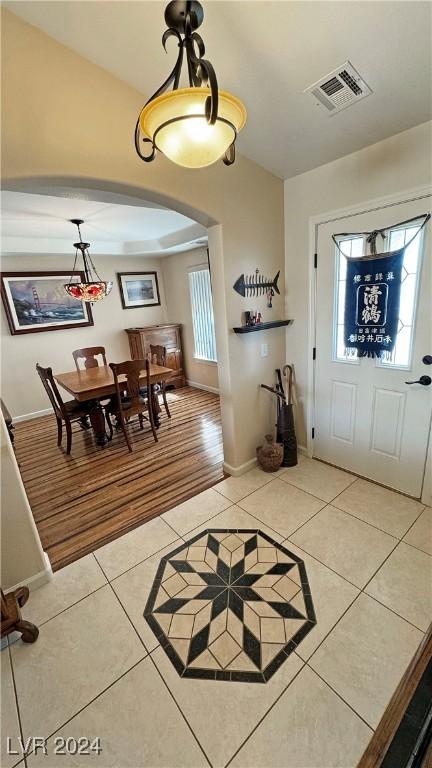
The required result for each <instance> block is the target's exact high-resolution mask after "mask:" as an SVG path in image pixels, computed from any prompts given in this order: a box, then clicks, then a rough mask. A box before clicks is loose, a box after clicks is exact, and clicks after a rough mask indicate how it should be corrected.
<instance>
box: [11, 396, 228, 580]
mask: <svg viewBox="0 0 432 768" xmlns="http://www.w3.org/2000/svg"><path fill="white" fill-rule="evenodd" d="M168 404H169V408H170V411H171V416H172V418H171V419H168V418H167V416H166V414H165V411H164V410H162V413H161V422H162V423H161V426H160V429H159V430H158V437H159V442H158V443H155V442H154V440H153V436H152V434H151V431H150V430H149V428H148V426H147V424H146V423H145V425H144V431H143V432H141V431H140V429H139V425H138V420H137V419H135V420H134V423H133V426H132V427H130V434H131V437H132V441H133V443H132V444H133V453H131V454H129V453H128V449H127V446H126V443H125V440H124V437H123V435H122V433H121V432H117V431H115V432H114V437H113V440H112V442H111V443H109V444H108V445H107V446H106V447H105V448H103V449H101V448H98V447H96V446H95V444H94V439H93V432H92V431H82V430H81V429H79V428H77V427H75V428H74V432H73V442H72V453H71V455H70V456H66V454H65V451H64V450H62V449H60V448H58V447H57V439H56V435H57V427H56V421H55V418H54V416H43V417H41V418H39V419H34V420H32V421H27V422H21V423H18V424H17V425H16V428H15V446H16V455H17V460H18V462H19V465H20V470H21V474H22V478H23V481H24V485H25V489H26V491H27V495H28V498H29V502H30V505H31V508H32V510H33V515H34V518H35V521H36V525H37V528H38V531H39V535H40V537H41V540H42V545H43V548H44V550H45V551H46V552H47V553H48V556H49V558H50V561H51V565H52V567H53V570H58V569H59V568H62V567H63V566H65V565H67V564H68V563H71V562H73V561H74V560H77V559H78V558H79V557H82V556H83V555H85V554H87V553H88V552H91V551H93V550H94V549H97V548H98V547H101V546H102V545H103V544H106V543H107V542H108V541H112V540H113V539H115V538H117V537H118V536H121V535H122V534H123V533H126V531H129V530H131V529H132V528H136V527H137V526H138V525H140V524H141V523H143V522H144V521H145V520H149V519H150V518H152V517H155V516H157V515H160V514H162V513H163V512H166V510H167V509H170V508H171V507H173V506H175V505H176V504H179V503H181V502H182V501H185V500H186V499H188V498H190V497H191V496H195V495H196V494H197V493H199V492H200V491H203V490H204V489H205V488H209V487H210V486H212V485H214V484H215V483H217V482H218V481H219V480H222V479H223V470H222V462H223V447H222V431H221V421H220V406H219V397H218V396H217V395H214V394H211V393H209V392H204V391H203V390H199V389H193V388H191V387H184V388H183V389H176V390H173V391H171V392H169V393H168Z"/></svg>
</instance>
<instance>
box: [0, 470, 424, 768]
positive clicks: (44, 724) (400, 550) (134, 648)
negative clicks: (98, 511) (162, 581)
mask: <svg viewBox="0 0 432 768" xmlns="http://www.w3.org/2000/svg"><path fill="white" fill-rule="evenodd" d="M207 529H211V530H213V531H223V530H226V529H235V530H249V531H250V530H253V531H257V530H260V531H262V532H263V533H264V534H265V535H266V536H267V537H269V538H270V539H271V540H272V541H273V542H275V545H274V547H275V549H276V550H278V545H282V547H283V548H284V549H286V550H288V551H289V552H290V553H291V554H292V555H294V560H295V558H301V560H303V562H304V565H305V568H306V572H307V578H308V582H309V587H310V593H311V595H312V599H313V605H314V610H315V614H316V621H317V623H316V625H314V626H313V628H312V629H311V631H309V632H308V634H307V635H306V636H305V637H304V638H303V639H302V640H301V642H298V644H296V645H295V649H294V650H293V651H292V652H291V653H290V654H289V655H288V656H287V658H286V660H285V661H284V663H283V664H282V665H281V666H280V667H279V668H278V669H277V670H276V671H275V672H274V674H273V675H272V676H271V677H270V678H269V679H268V682H266V683H264V684H262V683H261V684H259V685H257V684H256V683H255V682H246V681H241V682H236V681H233V680H232V679H230V680H228V679H214V678H213V679H199V678H198V679H196V678H188V679H185V678H184V677H181V676H180V675H179V673H178V671H177V670H176V668H175V667H174V666H173V663H172V661H171V659H170V658H169V657H168V656H167V654H166V653H165V651H164V649H163V647H162V645H163V643H164V640H163V638H161V639H162V645H161V644H160V642H159V639H158V638H157V637H156V636H155V634H154V633H153V632H152V630H151V628H150V626H149V624H148V622H147V621H146V619H145V618H144V615H143V613H144V608H145V606H146V604H147V601H148V599H149V595H150V593H151V590H152V587H153V584H154V579H155V576H156V573H157V570H158V567H159V563H160V561H161V558H163V557H165V556H167V555H169V554H170V553H171V552H173V551H174V550H176V549H179V550H180V551H183V552H184V551H185V550H184V548H185V543H186V542H187V541H189V540H190V539H193V538H196V539H197V541H200V540H201V541H202V540H203V537H205V536H206V534H204V532H205V531H206V530H207ZM225 535H226V534H225ZM235 544H236V542H235V541H234V539H232V540H227V547H226V548H225V550H226V552H231V553H234V554H235V552H236V551H237V550H236V549H235V547H234V545H235ZM231 547H232V548H231ZM278 551H281V550H280V549H279V550H278ZM197 554H198V552H193V553H192V556H193V557H195V555H197ZM226 557H228V555H226ZM185 560H187V557H186V558H185ZM182 567H183V566H182ZM255 567H256V566H255ZM267 573H268V571H266V574H267ZM173 575H174V576H175V574H171V578H172V576H173ZM292 575H293V579H292V583H293V584H294V585H295V583H296V579H297V581H299V580H300V581H301V579H300V578H299V576H298V575H297V576H296V575H295V573H294V572H293V574H292ZM431 577H432V511H431V509H430V508H424V507H423V506H422V505H421V504H419V503H418V502H415V501H412V500H410V499H407V498H405V497H402V496H400V495H398V494H396V493H393V492H391V491H387V490H385V489H382V488H380V487H378V486H376V485H374V484H373V483H367V482H366V481H364V480H359V479H357V478H356V477H355V476H353V475H350V474H348V473H346V472H342V471H340V470H337V469H334V468H332V467H327V466H326V465H324V464H322V463H320V462H317V461H313V460H309V459H306V458H304V457H302V458H301V460H300V463H299V465H298V467H295V468H292V469H286V470H280V471H279V472H278V473H276V475H275V476H273V475H267V474H265V473H263V472H261V471H260V470H258V469H254V470H252V471H251V472H249V473H248V474H247V475H244V476H243V477H240V478H228V479H227V480H224V481H223V482H221V483H220V484H219V485H217V486H215V487H214V488H213V489H210V490H208V491H205V492H204V493H202V494H200V495H199V496H196V497H195V498H193V499H191V500H190V501H189V502H186V503H185V504H182V505H180V506H179V507H177V508H175V509H173V510H170V511H169V512H167V513H166V514H165V515H163V516H162V517H159V518H156V519H154V520H152V521H150V522H149V523H147V524H145V525H143V526H142V527H141V528H138V529H137V530H135V531H133V532H131V533H128V534H126V535H125V536H123V537H122V538H120V539H117V540H116V541H114V542H112V543H110V544H108V545H106V546H105V547H102V548H101V549H99V550H97V551H96V552H94V554H91V555H87V556H86V557H84V558H82V560H79V561H77V562H75V563H73V564H72V565H70V566H68V567H66V568H64V569H63V570H61V571H59V572H57V573H56V574H55V577H54V579H53V581H52V582H51V583H50V584H47V585H45V586H44V587H41V588H40V589H39V590H37V591H36V592H34V593H33V594H32V595H31V599H30V601H29V603H28V606H26V608H25V609H24V613H25V617H26V618H28V619H29V620H32V621H34V622H35V623H37V624H38V625H39V627H40V635H39V639H38V640H37V642H36V643H35V644H34V645H25V644H23V643H22V642H21V640H19V639H17V638H13V637H12V638H10V642H9V645H6V646H5V647H4V648H3V650H2V652H1V655H0V659H1V662H2V663H1V675H2V719H1V722H2V742H1V749H2V753H1V765H2V766H4V767H5V768H12V767H13V766H14V765H16V764H20V765H22V766H24V765H25V764H26V765H27V766H28V768H39V767H40V768H42V766H46V768H59V766H62V765H65V766H66V767H67V766H82V765H87V764H89V765H94V766H99V768H108V766H112V767H113V768H123V766H125V768H126V766H130V767H131V768H141V767H142V768H144V767H145V768H153V767H155V768H156V766H158V767H159V766H160V767H161V768H188V767H189V766H191V767H194V768H195V767H197V768H198V766H208V765H210V766H214V767H215V768H219V767H220V768H222V767H223V766H227V765H228V764H230V765H232V766H236V768H259V767H260V766H269V768H270V766H271V768H275V767H277V766H280V768H355V766H356V765H357V763H358V761H359V759H360V757H361V755H362V753H363V751H364V749H365V747H366V746H367V743H368V741H369V739H370V737H371V735H372V733H373V729H374V728H376V726H377V724H378V722H379V719H380V717H381V715H382V713H383V711H384V709H385V707H386V705H387V703H388V700H389V698H390V696H391V694H392V693H393V691H394V689H395V688H396V686H397V684H398V682H399V680H400V677H401V676H402V674H403V672H404V670H405V668H406V667H407V665H408V663H409V661H410V659H411V657H412V656H413V654H414V652H415V650H416V648H417V647H418V645H419V643H420V641H421V640H422V638H423V634H424V632H425V631H426V629H427V626H428V624H429V622H430V620H431V618H432V599H431V586H430V585H431V583H432V582H431ZM265 578H267V576H266V577H265ZM284 578H285V576H284ZM192 586H193V585H192ZM288 586H289V587H290V589H288V590H287V584H282V582H281V584H279V588H280V589H281V590H282V591H283V597H284V599H286V600H287V601H293V602H294V601H295V600H296V599H297V595H298V593H297V595H296V594H295V592H296V588H295V586H294V587H293V586H292V585H291V584H289V585H288ZM177 588H178V584H177V583H176V584H175V583H174V581H173V582H172V583H171V582H170V584H169V589H170V590H171V591H172V592H174V596H175V594H176V590H177ZM266 589H269V593H270V592H271V590H272V589H273V587H272V585H270V587H269V586H268V585H266V586H264V587H262V592H263V594H264V590H266ZM192 591H193V590H192ZM177 594H178V593H177ZM170 599H171V598H170ZM272 599H273V598H272ZM178 618H179V617H177V619H178ZM180 618H181V616H180ZM262 618H264V619H266V618H267V619H268V618H269V617H266V616H263V617H262ZM231 621H232V620H231ZM249 621H250V622H255V623H256V619H254V618H253V617H251V616H250V617H249ZM272 621H273V619H271V620H270V623H268V622H267V623H266V622H265V621H264V622H263V623H262V625H261V624H260V628H258V624H257V628H256V629H255V633H256V634H258V633H259V634H260V638H259V639H260V640H261V643H262V644H263V645H266V646H271V643H272V642H273V643H274V644H275V646H278V644H279V645H280V637H279V635H277V631H276V630H277V629H278V628H276V627H275V626H273V624H272ZM180 623H181V622H180ZM180 623H179V626H178V627H177V626H175V627H173V629H172V633H173V634H174V635H181V636H179V637H177V638H175V639H176V640H177V641H180V642H181V641H183V642H184V641H186V642H189V641H188V639H187V638H185V637H184V635H185V633H186V635H187V636H188V637H189V634H190V631H189V629H188V628H187V627H185V626H183V625H182V626H180ZM183 623H184V622H183ZM189 623H190V622H189ZM234 624H235V622H234ZM234 624H232V625H230V626H229V627H228V634H229V636H230V637H232V638H233V641H236V637H237V634H236V633H238V626H234ZM270 624H271V626H270ZM251 626H252V627H253V626H254V625H253V624H251ZM168 631H169V630H168ZM278 631H279V630H278ZM188 632H189V634H188ZM214 634H215V638H214V639H213V642H216V640H217V632H215V633H214ZM219 637H221V635H219ZM285 640H286V634H285ZM225 641H226V642H225ZM228 641H229V637H228V635H227V637H226V638H224V642H223V643H219V645H218V646H215V648H214V649H213V650H214V651H215V653H216V654H217V655H218V656H219V661H218V664H220V666H221V667H223V666H224V665H225V667H227V666H228V665H232V663H233V661H232V652H233V651H232V648H231V646H230V645H229V642H228ZM237 641H238V642H239V640H238V637H237ZM231 645H232V644H231ZM180 647H181V646H179V648H180ZM222 677H223V675H222ZM7 736H9V737H10V746H11V747H12V749H13V751H15V753H16V754H7V749H6V747H7V744H6V737H7ZM30 736H39V737H44V738H46V739H47V741H46V751H47V754H41V752H39V753H38V754H35V753H34V751H33V752H32V753H30V754H29V755H28V756H27V757H26V758H25V759H23V757H22V753H21V752H20V739H21V741H23V742H25V741H26V740H27V739H28V738H29V737H30ZM96 737H99V738H100V746H101V752H100V754H96V749H94V750H93V751H90V754H89V755H82V756H80V755H73V754H68V755H61V754H55V753H54V750H55V748H56V747H57V749H59V748H60V749H61V746H62V742H61V741H60V739H67V738H69V739H75V740H78V739H79V738H84V739H88V740H90V743H92V742H93V740H94V739H95V738H96ZM73 743H78V742H72V741H70V742H69V745H73ZM80 745H81V748H82V749H84V750H85V747H86V743H85V742H80ZM93 746H94V747H95V746H97V743H96V742H93ZM9 751H11V750H9Z"/></svg>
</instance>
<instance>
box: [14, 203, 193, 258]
mask: <svg viewBox="0 0 432 768" xmlns="http://www.w3.org/2000/svg"><path fill="white" fill-rule="evenodd" d="M95 196H97V195H95ZM1 213H2V233H1V249H2V252H3V253H4V254H6V253H8V254H20V253H21V254H27V253H40V254H42V253H43V254H49V253H54V254H57V255H65V256H68V257H70V256H71V254H73V253H74V249H73V243H74V242H76V241H77V240H78V234H77V228H76V226H75V225H74V224H71V223H70V219H83V220H84V224H83V225H82V227H81V234H82V238H83V240H84V241H85V242H89V243H90V244H91V253H93V254H105V255H112V256H122V255H123V256H134V255H152V256H165V255H167V254H168V253H176V252H177V251H181V250H186V249H190V248H194V247H198V246H199V245H200V244H202V242H203V240H204V242H206V240H207V231H206V229H205V228H204V227H202V226H201V225H200V224H197V223H196V222H195V221H192V219H189V218H187V217H186V216H183V215H182V214H180V213H177V212H175V211H170V210H167V209H166V208H161V207H160V206H157V205H155V204H154V203H144V202H143V204H142V205H118V204H115V203H110V202H105V201H102V200H101V199H99V200H97V201H96V200H94V199H93V200H92V199H88V193H87V192H85V191H83V193H82V194H80V192H79V191H75V192H74V194H73V195H70V196H69V197H67V196H66V197H57V196H55V197H54V196H52V195H42V194H40V195H39V194H29V193H26V192H2V193H1ZM197 241H199V242H197Z"/></svg>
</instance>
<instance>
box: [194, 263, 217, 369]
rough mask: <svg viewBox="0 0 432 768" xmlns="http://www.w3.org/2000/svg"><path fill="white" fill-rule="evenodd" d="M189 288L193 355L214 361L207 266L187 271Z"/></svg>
mask: <svg viewBox="0 0 432 768" xmlns="http://www.w3.org/2000/svg"><path fill="white" fill-rule="evenodd" d="M189 289H190V297H191V306H192V322H193V332H194V340H195V352H194V356H195V357H197V358H198V359H200V360H211V361H213V362H216V339H215V329H214V315H213V300H212V292H211V283H210V272H209V269H208V267H205V266H203V267H196V268H195V269H193V270H191V271H190V272H189Z"/></svg>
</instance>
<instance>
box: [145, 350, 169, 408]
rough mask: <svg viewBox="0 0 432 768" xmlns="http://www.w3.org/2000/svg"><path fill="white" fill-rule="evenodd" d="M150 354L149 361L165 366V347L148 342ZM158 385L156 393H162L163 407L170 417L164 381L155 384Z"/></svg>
mask: <svg viewBox="0 0 432 768" xmlns="http://www.w3.org/2000/svg"><path fill="white" fill-rule="evenodd" d="M150 355H151V361H152V363H154V362H156V364H157V365H162V366H163V367H164V368H166V367H167V364H166V361H167V351H166V347H162V346H161V345H160V344H150ZM157 386H158V387H159V391H158V390H156V393H157V394H158V395H159V394H161V395H162V400H163V404H164V408H165V410H166V415H167V416H168V418H169V419H170V418H171V414H170V411H169V408H168V403H167V396H166V386H165V381H161V382H159V383H158V385H157Z"/></svg>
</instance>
